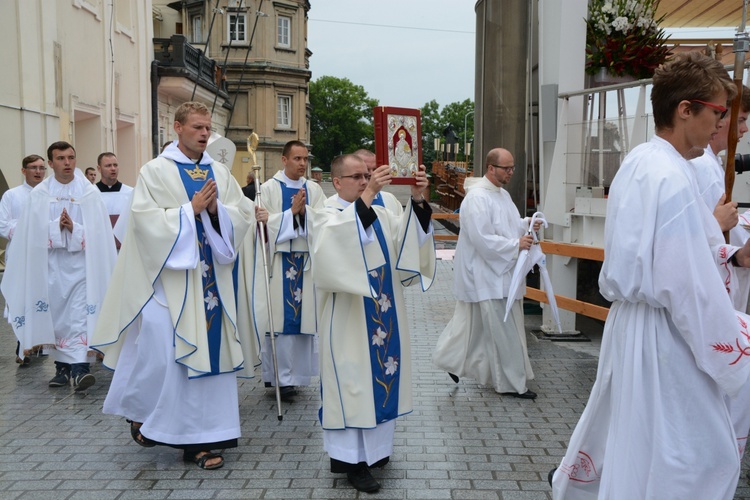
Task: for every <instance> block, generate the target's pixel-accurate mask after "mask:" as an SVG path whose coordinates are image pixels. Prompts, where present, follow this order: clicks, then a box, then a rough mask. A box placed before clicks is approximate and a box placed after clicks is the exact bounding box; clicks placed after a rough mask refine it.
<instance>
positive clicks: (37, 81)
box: [0, 0, 153, 192]
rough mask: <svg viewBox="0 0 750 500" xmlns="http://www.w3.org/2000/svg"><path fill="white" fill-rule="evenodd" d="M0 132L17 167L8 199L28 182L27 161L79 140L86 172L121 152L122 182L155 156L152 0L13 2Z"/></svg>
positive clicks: (3, 31)
mask: <svg viewBox="0 0 750 500" xmlns="http://www.w3.org/2000/svg"><path fill="white" fill-rule="evenodd" d="M3 7H4V8H3V16H1V17H0V39H1V40H2V46H3V47H5V49H3V61H4V62H5V64H6V71H7V73H6V76H5V77H4V78H2V80H0V129H1V130H2V137H3V138H4V141H3V142H4V144H5V145H6V153H8V152H9V153H10V156H9V160H10V161H6V162H4V163H3V165H2V166H1V167H0V170H1V171H2V179H0V192H4V191H5V189H7V188H8V187H14V186H17V185H19V184H21V183H22V182H23V179H22V176H21V159H22V158H23V157H24V156H27V155H29V154H39V155H41V156H43V157H45V158H46V150H47V147H48V146H49V145H50V144H51V143H53V142H55V141H58V140H65V141H68V142H70V143H72V144H73V145H74V146H75V148H76V152H77V158H78V163H77V164H78V167H79V168H81V170H84V169H85V168H86V167H89V166H95V165H96V158H97V156H98V155H99V153H101V152H103V151H113V152H115V153H116V154H117V156H118V159H119V162H120V171H121V174H120V177H121V179H122V180H123V182H126V183H129V184H132V183H134V182H135V179H136V173H137V170H138V168H139V167H140V165H142V164H143V163H144V162H145V161H146V160H148V159H149V158H150V157H151V146H150V144H151V141H150V133H149V127H148V123H149V120H150V111H149V92H150V85H149V62H150V61H151V59H152V58H153V56H152V43H151V39H152V22H151V18H152V11H151V2H150V1H149V0H145V1H144V0H117V1H116V2H114V1H112V0H6V1H5V2H3Z"/></svg>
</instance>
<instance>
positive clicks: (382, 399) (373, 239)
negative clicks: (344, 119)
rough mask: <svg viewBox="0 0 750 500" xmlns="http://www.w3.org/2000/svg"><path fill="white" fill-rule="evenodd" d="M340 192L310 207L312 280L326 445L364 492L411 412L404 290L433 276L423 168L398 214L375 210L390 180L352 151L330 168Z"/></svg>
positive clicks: (337, 467)
mask: <svg viewBox="0 0 750 500" xmlns="http://www.w3.org/2000/svg"><path fill="white" fill-rule="evenodd" d="M331 175H332V177H333V183H334V186H335V187H336V191H337V193H338V196H337V197H335V198H331V199H330V200H329V201H328V204H327V206H326V208H324V209H310V210H309V211H308V212H309V213H308V217H307V219H308V223H309V224H310V228H309V230H310V234H311V239H312V245H311V253H312V260H313V278H314V280H315V286H316V289H317V293H318V305H319V308H320V317H319V330H318V331H319V335H320V378H321V396H322V408H321V410H320V419H321V426H322V428H323V443H324V448H325V450H326V451H327V452H328V454H329V456H330V459H331V470H332V472H337V473H346V474H347V478H348V479H349V482H350V483H351V484H352V485H353V486H354V487H355V488H356V489H357V490H359V491H367V492H372V491H377V490H378V489H379V488H380V485H379V483H378V482H377V481H376V480H375V479H374V478H373V477H372V475H371V473H370V468H371V467H382V466H383V465H385V464H386V463H387V462H388V460H389V457H390V455H391V453H392V451H393V434H394V429H395V420H396V418H398V417H400V416H402V415H405V414H407V413H409V412H411V411H412V391H411V371H412V365H411V347H410V340H409V326H408V321H407V317H406V308H405V304H404V297H403V292H402V286H411V285H420V286H421V287H422V290H427V289H428V288H429V287H430V285H431V284H432V280H433V278H434V275H435V247H434V242H433V236H432V225H431V223H430V215H431V213H432V210H431V209H430V206H429V204H427V202H426V201H425V200H424V198H423V196H422V192H423V190H424V188H425V187H426V186H427V184H428V181H427V177H426V175H425V171H424V167H423V166H422V167H420V170H419V173H418V175H417V176H416V178H417V184H416V185H414V186H413V187H412V200H411V202H410V203H409V204H408V205H407V207H406V210H405V211H404V212H403V214H402V215H401V216H396V215H394V214H393V213H392V212H391V211H389V210H388V209H386V208H384V207H382V206H377V205H374V204H373V199H374V198H375V196H376V195H377V193H378V192H379V191H380V190H381V188H382V187H383V186H385V185H388V184H390V182H391V174H390V169H389V167H388V165H383V166H381V167H379V168H378V169H376V170H375V171H374V172H373V174H372V177H370V174H369V173H368V170H367V167H366V166H365V163H364V162H363V161H362V159H361V158H359V157H358V156H356V155H343V156H340V157H337V158H336V159H335V160H334V162H333V164H332V167H331Z"/></svg>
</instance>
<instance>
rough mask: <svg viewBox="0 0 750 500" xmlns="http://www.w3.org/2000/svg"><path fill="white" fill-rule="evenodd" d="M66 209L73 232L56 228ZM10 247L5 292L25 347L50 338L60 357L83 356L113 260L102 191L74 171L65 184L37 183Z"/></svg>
mask: <svg viewBox="0 0 750 500" xmlns="http://www.w3.org/2000/svg"><path fill="white" fill-rule="evenodd" d="M63 209H65V210H66V211H67V213H68V214H69V215H70V218H71V219H72V220H73V231H72V232H71V231H68V230H67V229H65V230H61V229H60V214H61V212H62V210H63ZM13 248H14V251H13V253H12V257H11V260H12V262H11V265H10V266H8V267H6V270H5V276H4V278H3V281H2V292H3V295H4V296H5V298H6V301H7V304H8V321H9V322H10V323H11V324H12V326H13V331H14V332H15V334H16V337H17V338H18V340H19V342H20V343H21V346H20V348H21V349H22V352H23V350H26V349H30V348H31V347H33V346H35V345H40V344H53V345H55V346H56V353H55V355H56V360H57V361H60V362H63V363H84V362H86V351H87V350H88V345H89V343H90V340H91V336H92V334H93V331H94V326H95V324H96V322H97V319H98V318H99V315H100V310H101V306H102V300H103V298H104V294H105V291H106V290H107V286H108V283H109V279H110V274H111V272H112V268H113V267H114V263H115V258H116V252H115V245H114V238H113V237H112V227H111V225H110V223H109V219H108V217H107V212H106V210H105V208H104V204H103V203H102V200H101V196H100V195H99V190H98V189H96V187H94V186H93V185H92V184H91V183H90V182H88V180H87V179H86V178H85V177H84V175H83V173H81V172H80V171H79V170H76V171H75V178H74V179H73V180H72V181H70V182H69V183H67V184H61V183H59V182H57V180H55V178H54V176H52V177H48V178H47V179H45V180H44V181H42V182H41V183H40V184H39V185H38V186H36V188H35V189H33V190H32V191H31V193H30V195H29V200H28V203H27V206H26V208H25V209H24V210H23V213H22V215H21V217H20V219H19V220H18V224H17V226H16V230H15V233H14V236H13Z"/></svg>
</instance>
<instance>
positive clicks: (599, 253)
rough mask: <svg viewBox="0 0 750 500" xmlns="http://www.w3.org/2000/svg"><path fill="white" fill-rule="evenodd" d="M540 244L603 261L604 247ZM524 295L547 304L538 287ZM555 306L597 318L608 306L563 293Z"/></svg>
mask: <svg viewBox="0 0 750 500" xmlns="http://www.w3.org/2000/svg"><path fill="white" fill-rule="evenodd" d="M458 217H459V215H458V214H454V213H433V214H432V218H433V219H437V220H441V219H442V220H446V219H454V220H455V219H458ZM433 239H435V240H436V241H457V240H458V235H455V234H436V235H434V236H433ZM539 243H540V245H541V246H542V252H544V253H545V254H551V255H560V256H562V257H573V258H576V259H585V260H595V261H598V262H603V261H604V249H603V248H599V247H592V246H589V245H577V244H575V243H561V242H558V241H551V240H543V241H540V242H539ZM525 297H526V298H528V299H531V300H535V301H537V302H544V303H545V304H549V300H547V294H546V292H543V291H542V290H540V289H538V288H532V287H529V286H527V287H526V294H525ZM555 300H556V301H557V306H558V307H559V308H561V309H565V310H566V311H571V312H574V313H576V314H580V315H582V316H587V317H589V318H594V319H598V320H602V321H604V320H606V319H607V314H608V313H609V308H608V307H602V306H599V305H596V304H592V303H590V302H584V301H582V300H577V299H572V298H570V297H565V296H563V295H557V294H555Z"/></svg>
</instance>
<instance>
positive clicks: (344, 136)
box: [310, 76, 378, 171]
mask: <svg viewBox="0 0 750 500" xmlns="http://www.w3.org/2000/svg"><path fill="white" fill-rule="evenodd" d="M377 105H378V101H377V99H373V98H371V97H369V96H368V95H367V92H366V91H365V89H364V87H362V86H361V85H355V84H354V83H352V82H351V81H350V80H349V79H347V78H337V77H335V76H321V77H320V78H318V79H317V80H315V81H313V82H310V107H311V108H312V109H311V112H310V142H311V143H312V148H313V149H312V153H313V155H314V156H315V164H316V165H317V166H319V167H320V168H322V169H323V170H326V171H328V170H330V168H331V161H332V160H333V158H334V157H335V156H336V155H339V154H341V153H351V152H354V151H356V150H357V149H359V148H361V147H368V146H371V145H372V141H373V129H372V108H374V107H375V106H377Z"/></svg>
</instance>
